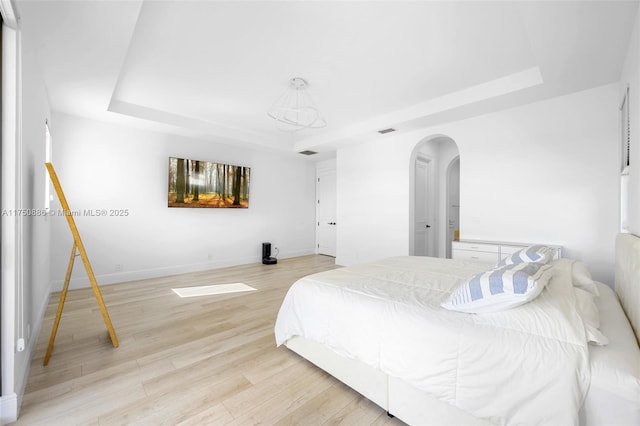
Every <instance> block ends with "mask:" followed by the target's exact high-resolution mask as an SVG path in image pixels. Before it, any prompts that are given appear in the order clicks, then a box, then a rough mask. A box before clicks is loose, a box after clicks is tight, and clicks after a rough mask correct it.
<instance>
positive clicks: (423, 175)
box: [413, 156, 436, 257]
mask: <svg viewBox="0 0 640 426" xmlns="http://www.w3.org/2000/svg"><path fill="white" fill-rule="evenodd" d="M415 191H416V193H415V212H414V219H415V224H414V226H415V227H414V251H413V253H414V255H416V256H433V257H435V256H436V253H435V247H436V244H435V223H434V215H435V213H434V211H435V205H434V202H433V199H434V196H433V185H432V182H431V160H430V159H428V158H425V157H420V156H419V157H418V158H416V163H415Z"/></svg>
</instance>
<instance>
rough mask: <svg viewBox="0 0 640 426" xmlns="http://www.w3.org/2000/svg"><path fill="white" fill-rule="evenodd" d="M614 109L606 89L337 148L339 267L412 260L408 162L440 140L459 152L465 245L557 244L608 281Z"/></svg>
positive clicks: (614, 92) (612, 91)
mask: <svg viewBox="0 0 640 426" xmlns="http://www.w3.org/2000/svg"><path fill="white" fill-rule="evenodd" d="M617 102H618V86H617V85H615V84H612V85H607V86H603V87H598V88H595V89H591V90H586V91H583V92H579V93H575V94H571V95H567V96H563V97H558V98H554V99H551V100H546V101H541V102H537V103H533V104H530V105H526V106H522V107H519V108H513V109H509V110H505V111H500V112H496V113H492V114H488V115H484V116H479V117H475V118H472V119H468V120H463V121H458V122H453V123H446V124H443V125H440V126H434V127H431V128H426V129H424V130H420V131H413V132H410V133H404V134H403V133H401V132H399V133H397V134H395V135H388V137H376V138H375V139H374V140H371V141H370V142H368V143H367V144H364V145H357V146H350V147H346V148H343V149H341V150H339V151H338V153H337V164H338V221H339V223H340V224H341V226H340V230H339V231H340V232H339V233H338V257H337V259H336V263H338V264H342V265H350V264H355V263H360V262H364V261H370V260H374V259H379V258H383V257H386V256H393V255H406V254H408V252H409V250H408V249H409V244H408V242H409V241H408V240H409V236H408V232H407V229H408V226H409V222H408V220H409V216H410V213H409V205H410V201H409V200H410V198H409V185H410V167H409V166H410V156H411V153H412V150H413V149H414V147H415V146H416V144H417V143H419V142H420V141H422V140H423V139H424V138H425V137H429V136H431V135H446V136H449V137H451V138H452V139H453V140H454V141H455V142H456V144H457V145H458V148H459V150H460V161H461V165H462V166H461V176H460V198H461V200H460V203H461V214H460V217H461V238H465V239H489V240H502V241H513V242H544V243H553V244H559V245H562V246H564V248H565V251H564V256H566V257H573V258H577V259H582V260H584V261H585V262H587V263H588V264H589V266H590V267H591V270H592V273H593V275H594V276H595V277H596V278H597V279H599V280H602V281H605V282H609V283H611V282H612V277H613V242H614V237H615V234H616V232H617V226H618V217H617V209H616V208H615V206H616V205H617V187H618V172H617V167H618V152H617V149H616V147H617V141H618V139H617V135H618V114H617V107H618V105H617Z"/></svg>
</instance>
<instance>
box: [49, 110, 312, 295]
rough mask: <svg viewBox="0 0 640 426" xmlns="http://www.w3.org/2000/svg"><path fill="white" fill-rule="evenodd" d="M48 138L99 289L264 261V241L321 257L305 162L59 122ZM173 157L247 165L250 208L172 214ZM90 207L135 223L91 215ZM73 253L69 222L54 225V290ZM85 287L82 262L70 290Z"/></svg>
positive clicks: (60, 118) (283, 251) (283, 250)
mask: <svg viewBox="0 0 640 426" xmlns="http://www.w3.org/2000/svg"><path fill="white" fill-rule="evenodd" d="M52 133H53V139H54V154H53V165H54V167H55V169H56V171H57V174H58V177H59V178H60V181H61V184H62V188H63V190H64V193H65V195H66V198H67V201H68V202H69V206H70V208H71V209H72V210H78V211H80V216H78V217H75V220H76V224H77V227H78V229H79V232H80V235H81V238H82V240H83V243H84V245H85V247H86V249H87V252H88V256H89V260H90V261H91V264H92V267H93V270H94V273H95V275H96V277H97V279H98V282H99V283H100V284H108V283H113V282H122V281H127V280H133V279H139V278H147V277H152V276H161V275H168V274H176V273H182V272H187V271H195V270H204V269H212V268H216V267H221V266H228V265H235V264H244V263H252V262H259V261H260V259H261V250H262V242H266V241H269V242H271V243H272V245H273V246H274V247H277V248H279V250H280V257H281V258H286V257H292V256H299V255H306V254H311V253H314V252H315V250H314V241H315V226H314V225H315V202H314V198H315V166H314V164H313V163H312V162H309V161H308V160H306V158H305V157H302V156H295V157H294V154H291V155H279V154H273V153H269V152H263V151H257V150H248V149H241V148H235V147H232V146H229V145H222V144H216V143H215V142H214V141H206V140H196V139H189V138H185V137H180V136H173V135H166V134H159V133H153V132H148V131H143V130H137V129H132V128H127V127H122V126H116V125H112V124H105V123H100V122H96V121H92V120H88V119H83V118H78V117H72V116H68V115H61V114H60V115H58V114H56V115H55V116H54V123H53V128H52ZM170 156H176V157H183V158H190V159H195V160H205V161H214V162H222V163H228V164H235V165H243V166H248V167H251V183H250V201H249V208H248V209H202V208H200V209H189V208H168V207H167V183H168V161H169V157H170ZM56 203H57V199H56ZM54 208H59V204H56V205H54ZM85 209H89V210H98V209H105V210H107V212H109V211H110V210H112V209H125V210H128V212H129V215H128V216H126V217H115V216H114V217H111V216H107V217H96V216H93V217H92V216H89V215H86V214H84V210H85ZM71 246H72V239H71V234H70V232H69V228H68V225H67V223H66V220H65V218H64V217H55V218H53V223H52V242H51V253H52V265H51V267H52V275H51V278H52V280H53V281H54V283H55V287H56V288H60V286H61V283H62V281H63V279H64V275H65V271H66V268H67V262H68V259H69V253H70V251H71ZM88 284H89V283H88V280H87V278H86V273H85V271H84V269H83V268H82V265H81V264H80V262H78V264H77V265H76V267H75V268H74V273H73V276H72V284H71V287H72V288H73V287H78V286H87V285H88Z"/></svg>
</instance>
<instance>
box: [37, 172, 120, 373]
mask: <svg viewBox="0 0 640 426" xmlns="http://www.w3.org/2000/svg"><path fill="white" fill-rule="evenodd" d="M45 166H47V170H48V171H49V177H50V178H51V182H52V183H53V187H54V188H55V189H56V193H57V194H58V199H59V200H60V204H61V205H62V211H63V212H64V216H65V217H66V218H67V223H68V224H69V228H71V234H72V235H73V248H72V249H71V258H70V259H69V266H68V267H67V275H66V276H65V279H64V286H63V287H62V293H60V302H58V312H57V313H56V319H55V321H54V322H53V330H51V337H50V338H49V346H48V347H47V353H46V355H45V356H44V362H43V365H47V364H48V363H49V358H51V352H52V351H53V342H54V341H55V340H56V333H57V332H58V325H59V324H60V317H62V309H63V308H64V302H65V300H66V298H67V290H68V289H69V281H71V272H72V271H73V263H74V261H75V258H76V256H77V254H76V252H79V254H80V257H81V258H82V263H84V269H85V270H86V271H87V275H88V276H89V281H91V287H92V288H93V293H94V294H95V296H96V299H97V301H98V305H99V306H100V312H102V318H104V323H105V324H106V326H107V330H108V331H109V337H111V343H112V344H113V347H114V348H117V347H118V338H117V337H116V332H115V330H114V329H113V325H112V324H111V319H110V318H109V313H108V312H107V307H106V306H105V304H104V300H103V299H102V294H101V293H100V288H98V282H97V281H96V277H95V276H94V275H93V269H91V264H90V263H89V258H88V257H87V252H86V251H85V249H84V245H83V244H82V240H81V239H80V233H79V232H78V228H77V227H76V222H75V221H74V220H73V216H72V214H71V209H70V208H69V204H68V203H67V199H66V198H65V196H64V193H63V192H62V187H61V186H60V181H59V180H58V175H56V172H55V170H54V169H53V165H52V164H51V163H45Z"/></svg>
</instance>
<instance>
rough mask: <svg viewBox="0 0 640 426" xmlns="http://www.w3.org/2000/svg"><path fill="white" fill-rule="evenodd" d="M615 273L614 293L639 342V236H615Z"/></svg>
mask: <svg viewBox="0 0 640 426" xmlns="http://www.w3.org/2000/svg"><path fill="white" fill-rule="evenodd" d="M615 274H616V275H615V290H616V293H617V294H618V298H619V299H620V304H621V305H622V309H624V312H625V313H626V314H627V318H629V322H630V323H631V326H632V327H633V332H634V333H635V334H636V340H638V342H639V343H640V238H638V237H636V236H635V235H633V234H618V236H617V238H616V271H615Z"/></svg>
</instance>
